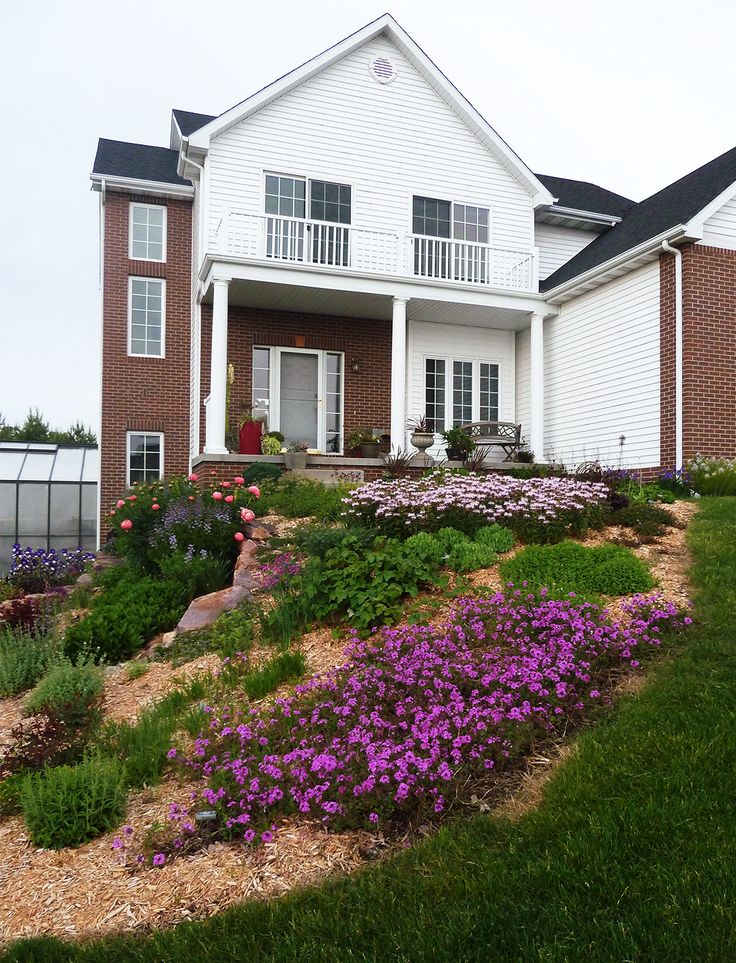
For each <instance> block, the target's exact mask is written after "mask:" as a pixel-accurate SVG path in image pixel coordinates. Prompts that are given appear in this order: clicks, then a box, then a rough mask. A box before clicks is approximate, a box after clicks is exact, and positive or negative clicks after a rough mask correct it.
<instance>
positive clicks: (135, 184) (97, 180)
mask: <svg viewBox="0 0 736 963" xmlns="http://www.w3.org/2000/svg"><path fill="white" fill-rule="evenodd" d="M90 180H91V181H92V190H93V191H101V190H102V189H103V187H104V186H106V187H108V188H114V189H117V190H120V191H127V192H129V193H132V194H151V195H152V196H153V197H174V198H179V197H186V198H190V197H192V196H193V195H194V188H193V187H190V186H189V185H188V184H167V183H166V182H165V181H146V180H137V179H136V178H135V177H119V176H117V175H114V174H113V175H110V174H90Z"/></svg>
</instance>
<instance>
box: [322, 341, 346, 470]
mask: <svg viewBox="0 0 736 963" xmlns="http://www.w3.org/2000/svg"><path fill="white" fill-rule="evenodd" d="M325 368H326V371H327V393H326V402H327V403H326V406H325V416H326V421H327V424H326V435H325V447H326V449H327V451H329V452H340V451H341V450H342V355H341V354H336V353H332V352H328V353H327V356H326V358H325Z"/></svg>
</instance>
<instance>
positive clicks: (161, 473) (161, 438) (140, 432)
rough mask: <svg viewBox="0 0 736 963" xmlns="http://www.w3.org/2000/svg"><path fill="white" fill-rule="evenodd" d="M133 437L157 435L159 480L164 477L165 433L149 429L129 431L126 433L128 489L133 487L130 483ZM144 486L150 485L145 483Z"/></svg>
mask: <svg viewBox="0 0 736 963" xmlns="http://www.w3.org/2000/svg"><path fill="white" fill-rule="evenodd" d="M131 435H150V436H153V435H156V436H158V439H159V451H160V456H159V462H160V464H159V474H158V477H159V479H161V478H163V477H164V433H163V432H162V431H148V430H147V429H143V428H141V429H140V430H133V431H127V432H126V433H125V485H126V487H127V488H130V487H131V481H130V455H131V451H130V437H131ZM142 484H148V482H144V483H142Z"/></svg>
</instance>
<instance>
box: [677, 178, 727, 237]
mask: <svg viewBox="0 0 736 963" xmlns="http://www.w3.org/2000/svg"><path fill="white" fill-rule="evenodd" d="M734 195H736V181H734V182H733V183H732V184H729V185H728V187H727V188H726V189H725V191H721V193H720V194H719V195H718V196H717V197H714V198H713V200H712V201H711V202H710V203H709V204H706V206H705V207H704V208H703V209H702V210H701V211H698V213H697V214H696V215H695V216H694V217H691V218H690V220H689V221H688V222H687V224H686V225H685V227H686V229H687V233H688V234H691V233H695V234H698V235H699V236H700V238H701V239H702V236H703V231H704V226H705V222H706V221H707V220H708V218H709V217H712V216H713V215H714V214H715V213H716V211H719V210H720V209H721V208H722V207H723V205H724V204H726V203H727V202H728V201H730V200H731V198H732V197H733V196H734Z"/></svg>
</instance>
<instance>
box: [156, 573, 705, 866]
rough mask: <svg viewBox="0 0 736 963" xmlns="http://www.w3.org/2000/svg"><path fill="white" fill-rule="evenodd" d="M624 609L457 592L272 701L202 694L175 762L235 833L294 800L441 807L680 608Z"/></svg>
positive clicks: (347, 815)
mask: <svg viewBox="0 0 736 963" xmlns="http://www.w3.org/2000/svg"><path fill="white" fill-rule="evenodd" d="M624 608H625V610H626V616H627V617H626V620H625V621H622V622H620V623H617V622H614V621H611V620H610V619H609V617H608V614H607V612H606V611H605V610H602V609H600V608H599V607H597V606H595V605H591V604H587V603H581V602H579V601H576V600H575V599H574V598H570V599H566V600H562V601H557V600H552V599H549V598H547V597H546V595H545V594H544V592H542V593H541V595H539V596H533V595H531V594H527V593H525V592H524V593H522V592H521V591H519V590H515V591H512V592H510V593H509V594H508V595H504V594H502V593H498V594H496V595H493V596H491V597H487V598H465V599H461V600H460V601H459V602H457V603H456V605H455V607H454V610H453V612H452V614H451V617H450V619H449V622H448V624H447V625H446V626H444V627H443V628H442V629H432V628H427V627H418V626H414V627H402V628H397V629H389V630H384V631H383V632H382V633H380V634H378V635H375V636H374V637H373V638H372V639H370V640H368V641H359V640H358V639H357V638H356V639H354V641H353V643H352V645H351V648H350V650H349V657H348V661H347V662H346V663H345V664H344V665H343V666H341V667H340V668H338V669H335V670H333V671H331V672H328V673H326V674H324V675H322V676H317V677H315V678H314V679H312V680H311V681H310V682H308V683H306V684H305V685H302V686H299V687H298V688H297V689H296V690H295V694H294V695H293V696H292V697H289V698H282V699H277V700H276V701H275V703H274V704H273V705H272V706H270V707H267V708H265V709H252V710H249V711H245V712H243V711H235V710H232V709H223V710H220V711H219V712H216V711H215V710H214V709H211V708H210V709H208V710H207V711H208V712H209V713H210V714H211V716H212V718H211V722H210V728H209V733H208V734H204V735H201V736H200V738H199V739H197V741H196V744H195V747H194V750H193V752H191V753H190V754H189V755H186V756H183V757H181V758H180V761H181V762H182V763H183V764H184V766H186V767H187V768H188V769H189V770H190V771H191V772H192V773H193V774H196V775H197V776H199V777H200V778H201V779H202V780H203V781H204V782H205V783H206V784H207V785H206V788H204V789H203V790H202V791H201V793H200V796H201V800H200V805H201V803H204V804H205V805H206V806H207V807H208V808H209V807H214V808H215V809H216V810H217V812H218V814H219V816H220V819H221V826H222V828H223V830H225V831H226V834H227V833H229V834H231V835H233V836H235V837H236V838H238V837H242V838H244V839H245V841H246V842H254V841H256V842H257V841H258V840H259V839H263V840H266V841H268V840H269V839H270V838H271V836H272V832H273V828H274V821H275V820H276V819H277V818H278V817H280V816H283V815H286V814H288V813H294V812H298V813H303V814H308V815H311V816H312V817H316V818H318V819H321V820H322V821H323V822H325V823H328V824H333V825H336V826H370V825H371V824H376V823H379V822H384V821H390V822H392V823H394V824H396V823H399V824H400V823H401V822H405V821H406V820H408V819H410V818H412V817H415V816H417V815H419V814H430V815H431V814H432V813H435V814H440V813H442V812H444V811H445V810H446V809H447V808H448V806H449V800H451V799H452V798H453V797H454V794H455V790H456V788H457V786H458V784H459V783H460V782H463V783H465V782H466V781H467V780H468V778H470V779H472V778H473V777H474V776H475V777H478V776H480V775H482V774H483V773H484V772H487V771H488V770H497V769H499V768H501V767H502V766H503V765H504V764H507V763H508V762H509V761H510V760H512V759H513V758H514V757H519V756H521V755H522V754H524V753H525V752H526V751H528V749H529V747H530V744H531V743H532V742H533V741H534V739H535V738H536V737H539V736H545V735H546V734H548V733H549V732H551V731H553V730H555V729H561V728H563V727H564V726H566V725H567V724H568V723H569V722H570V721H571V720H574V719H575V718H576V717H579V716H580V715H581V714H583V713H584V712H585V711H586V709H588V708H589V707H590V706H592V705H594V704H596V703H598V702H600V701H601V698H602V696H601V692H600V688H597V686H598V687H600V686H601V684H602V683H603V682H605V680H606V678H607V676H608V674H609V673H610V671H611V669H612V668H614V667H616V666H620V665H622V664H628V665H631V666H638V665H639V659H640V658H641V653H642V652H643V650H646V649H647V648H648V647H649V646H656V645H659V644H660V641H661V634H662V630H663V629H665V628H673V627H677V626H680V625H683V624H686V623H688V622H689V621H690V619H689V618H687V617H683V616H681V615H679V614H678V612H677V610H676V608H675V607H674V606H673V605H672V604H671V603H668V602H664V601H662V599H661V598H660V597H658V596H657V595H652V596H648V597H644V596H637V597H635V598H633V599H632V600H630V601H628V602H626V603H624ZM176 755H177V753H176V750H173V749H172V750H171V752H170V756H171V757H172V758H173V757H175V756H176ZM172 819H173V820H174V821H175V822H176V823H177V824H178V835H177V836H176V838H173V839H172V840H171V843H170V845H169V846H167V847H164V848H167V849H168V852H171V853H173V852H175V851H176V850H179V849H181V848H182V846H184V845H185V843H186V841H187V840H186V834H187V832H191V833H193V832H194V831H195V830H194V825H193V822H192V820H191V818H190V817H189V814H188V813H187V812H186V810H183V809H181V808H179V807H173V808H172ZM189 838H190V839H191V837H189ZM159 848H161V847H159ZM156 855H157V856H158V862H156V863H155V865H160V864H161V863H162V859H165V858H166V853H163V852H161V853H157V854H156Z"/></svg>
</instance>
